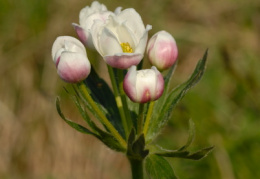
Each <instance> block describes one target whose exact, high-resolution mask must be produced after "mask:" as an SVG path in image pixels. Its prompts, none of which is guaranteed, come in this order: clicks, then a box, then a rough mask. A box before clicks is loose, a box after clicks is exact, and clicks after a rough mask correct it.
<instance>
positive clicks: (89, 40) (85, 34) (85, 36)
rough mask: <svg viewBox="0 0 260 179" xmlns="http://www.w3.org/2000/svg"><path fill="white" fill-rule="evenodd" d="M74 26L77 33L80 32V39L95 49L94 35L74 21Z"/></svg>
mask: <svg viewBox="0 0 260 179" xmlns="http://www.w3.org/2000/svg"><path fill="white" fill-rule="evenodd" d="M72 26H73V27H74V29H75V31H76V33H77V34H78V37H79V39H80V41H81V42H82V43H84V44H85V45H86V46H88V47H89V48H92V49H94V48H95V47H94V45H93V42H92V37H91V34H90V33H89V31H88V30H85V29H84V28H82V27H81V26H80V25H78V24H75V23H72Z"/></svg>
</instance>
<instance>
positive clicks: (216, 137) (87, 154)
mask: <svg viewBox="0 0 260 179" xmlns="http://www.w3.org/2000/svg"><path fill="white" fill-rule="evenodd" d="M91 2H92V1H88V0H84V1H82V0H81V1H76V0H53V1H51V0H0V178H1V179H20V178H26V179H30V178H31V179H35V178H37V179H61V178H62V179H64V178H65V179H71V178H73V179H74V178H78V179H80V178H88V179H92V178H93V179H130V178H131V176H130V170H129V164H128V161H127V160H126V158H125V157H124V155H122V154H120V153H116V152H114V151H111V150H109V149H108V148H106V147H105V146H104V145H103V144H102V143H101V142H99V141H98V140H96V139H95V138H93V137H91V136H86V135H83V134H81V133H78V132H76V131H75V130H73V129H72V128H70V127H69V126H67V125H66V124H65V123H64V122H63V121H62V120H61V118H60V117H59V116H58V114H57V112H56V109H55V97H56V96H57V95H58V96H60V97H61V99H62V104H63V109H64V112H65V114H66V115H67V116H68V117H69V118H71V119H73V120H76V121H79V122H80V117H79V114H78V113H77V110H76V108H75V107H74V106H73V104H72V103H71V102H70V101H69V99H68V96H67V95H66V94H65V93H64V90H63V87H64V86H65V87H66V86H67V84H66V83H64V82H63V81H62V80H60V79H59V77H58V75H57V74H56V69H55V65H54V64H53V62H52V59H51V47H52V43H53V42H54V40H55V38H56V37H57V36H61V35H71V36H74V37H76V33H75V32H74V29H73V28H72V26H71V23H72V22H76V23H78V14H79V11H80V10H81V9H82V8H83V7H85V6H86V5H90V4H91ZM100 2H102V3H104V4H105V5H106V6H107V7H108V9H110V10H112V11H113V10H114V9H115V8H116V7H118V6H122V7H123V8H128V7H133V8H135V9H136V10H137V12H139V13H140V15H141V16H142V18H143V21H144V24H151V25H153V29H152V30H151V31H150V33H149V35H150V37H151V36H152V34H154V33H155V32H157V31H159V30H166V31H168V32H170V33H171V34H172V35H173V36H174V37H175V39H176V42H177V44H178V48H179V64H178V68H177V70H176V72H175V76H174V78H173V79H172V86H173V87H174V86H175V85H177V84H179V83H181V82H183V81H184V80H185V79H187V78H188V77H189V75H190V74H191V73H192V71H193V69H194V67H195V65H196V63H197V61H198V59H200V58H201V57H202V55H203V53H204V51H205V50H206V48H209V57H208V65H207V69H206V72H205V75H204V77H203V79H202V81H201V82H200V83H199V84H198V85H197V86H196V87H195V88H193V89H192V90H191V92H190V93H188V94H187V95H186V96H185V98H184V99H183V100H182V102H181V103H179V105H178V106H177V107H176V109H175V112H174V113H173V116H172V119H171V121H170V123H169V125H168V126H167V127H166V128H165V129H164V131H163V132H162V134H161V136H159V138H158V141H157V142H158V143H160V144H161V145H162V146H165V147H171V148H173V149H174V148H178V147H180V146H181V145H183V144H184V143H185V140H186V139H187V135H188V119H190V118H192V119H193V120H194V122H195V124H196V139H195V141H194V143H193V145H192V147H191V149H192V150H196V149H199V148H201V147H207V146H210V145H215V150H214V151H213V152H212V153H211V154H210V155H209V156H208V157H207V158H205V159H203V160H201V161H199V162H194V161H190V160H183V159H174V160H170V162H171V164H172V166H173V168H174V169H175V172H176V174H177V175H178V176H179V177H180V178H181V179H188V178H189V179H204V178H205V179H208V178H210V179H219V178H223V179H251V178H260V170H259V168H260V165H259V161H260V120H259V117H260V93H259V92H260V91H259V89H260V70H259V67H260V61H259V57H260V1H259V0H247V1H246V0H219V1H213V0H201V1H191V0H182V1H174V0H160V1H156V0H142V1H140V0H132V1H129V0H128V1H126V0H120V1H119V0H114V1H105V0H102V1H100ZM88 57H89V59H90V60H91V61H92V62H94V63H95V64H96V66H97V67H98V69H99V71H100V74H101V76H104V77H106V73H105V72H104V70H106V68H105V65H104V62H103V61H102V59H100V58H98V59H97V58H96V57H95V56H94V53H93V52H89V53H88ZM145 64H146V65H147V66H149V64H148V63H147V62H145ZM103 68H104V70H103ZM101 72H102V73H101Z"/></svg>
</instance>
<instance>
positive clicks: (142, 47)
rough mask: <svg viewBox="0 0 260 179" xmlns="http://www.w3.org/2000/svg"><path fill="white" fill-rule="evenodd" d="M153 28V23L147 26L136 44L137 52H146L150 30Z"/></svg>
mask: <svg viewBox="0 0 260 179" xmlns="http://www.w3.org/2000/svg"><path fill="white" fill-rule="evenodd" d="M151 29H152V26H151V25H147V26H146V29H145V31H144V33H143V36H142V37H141V39H140V41H139V43H138V45H137V46H136V49H135V53H142V54H143V53H144V51H145V47H146V44H147V40H148V31H149V30H151Z"/></svg>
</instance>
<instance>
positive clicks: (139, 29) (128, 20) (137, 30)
mask: <svg viewBox="0 0 260 179" xmlns="http://www.w3.org/2000/svg"><path fill="white" fill-rule="evenodd" d="M117 17H118V19H119V21H120V22H121V23H125V24H126V26H127V27H128V29H130V30H131V31H132V32H133V33H134V34H135V36H136V38H137V39H140V38H141V37H142V35H143V33H144V31H145V27H144V23H143V21H142V18H141V16H140V15H139V14H138V13H137V12H136V11H135V10H134V9H133V8H129V9H125V10H123V11H122V12H121V13H119V14H118V15H117Z"/></svg>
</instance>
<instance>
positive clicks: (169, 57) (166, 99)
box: [52, 1, 213, 179]
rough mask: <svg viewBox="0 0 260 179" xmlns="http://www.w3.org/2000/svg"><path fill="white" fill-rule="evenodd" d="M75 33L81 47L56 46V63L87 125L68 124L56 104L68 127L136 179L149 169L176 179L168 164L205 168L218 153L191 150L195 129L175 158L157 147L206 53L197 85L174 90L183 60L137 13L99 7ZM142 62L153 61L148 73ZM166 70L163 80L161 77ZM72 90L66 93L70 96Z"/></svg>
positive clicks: (86, 13) (63, 40) (61, 40)
mask: <svg viewBox="0 0 260 179" xmlns="http://www.w3.org/2000/svg"><path fill="white" fill-rule="evenodd" d="M72 25H73V27H74V29H75V31H76V33H77V35H78V37H79V40H77V39H76V38H74V37H69V36H60V37H58V38H57V39H56V40H55V41H54V43H53V46H52V59H53V61H54V63H55V65H56V68H57V73H58V75H59V76H60V77H61V78H62V79H63V80H64V81H66V82H68V83H73V88H72V89H71V90H73V94H72V98H71V99H72V100H73V102H74V103H75V105H76V107H77V108H78V110H79V112H80V114H81V117H82V118H83V119H84V121H85V122H86V123H87V124H88V125H87V126H83V125H81V124H78V123H76V122H73V121H72V120H69V119H67V118H66V117H65V115H64V114H63V112H62V111H61V108H60V101H59V98H57V100H56V108H57V111H58V113H59V115H60V117H61V118H62V119H63V120H64V121H65V122H66V123H67V124H68V125H70V126H71V127H72V128H74V129H76V130H77V131H79V132H82V133H84V134H90V135H93V136H95V137H96V138H97V139H99V140H100V141H102V142H103V143H104V144H105V145H106V146H108V147H109V148H110V149H113V150H116V151H119V152H123V153H125V154H126V156H127V158H128V159H129V162H130V164H131V169H132V177H133V178H134V179H137V178H138V179H143V163H144V164H145V170H146V173H147V176H148V177H149V178H177V177H176V176H175V174H174V172H173V170H172V168H171V166H170V164H169V163H168V162H167V160H165V159H164V158H165V157H174V158H175V157H179V158H186V159H193V160H199V159H201V158H203V157H205V156H206V155H207V154H208V153H209V152H210V151H211V150H212V149H213V147H208V148H204V149H202V150H199V151H196V152H190V151H188V150H187V148H188V147H189V146H190V144H191V143H192V141H193V138H194V133H195V130H194V124H193V122H192V121H190V123H189V126H190V130H189V137H188V140H187V142H186V144H185V145H184V146H183V147H181V148H179V149H177V150H176V149H175V150H169V149H163V148H162V147H160V146H158V145H154V144H153V143H151V142H152V141H153V140H154V139H155V138H156V136H157V135H159V134H160V133H161V130H162V129H163V128H164V126H165V125H166V123H167V121H169V119H170V117H171V112H172V109H173V108H174V107H175V106H176V104H177V103H178V102H179V101H180V100H181V99H182V98H183V97H184V95H185V94H186V93H187V92H188V91H189V89H191V88H192V87H193V86H194V85H195V84H196V83H197V82H198V81H199V80H200V79H201V77H202V75H203V73H204V70H205V64H206V59H207V51H206V52H205V54H204V56H203V58H202V60H200V61H199V62H198V64H197V66H196V68H195V70H194V72H193V73H192V75H191V77H190V78H189V79H188V80H187V81H186V82H184V83H183V84H181V85H179V86H178V87H176V88H175V89H173V90H170V89H169V87H170V85H169V82H170V79H171V76H172V75H173V73H174V69H175V65H174V64H175V63H176V60H177V56H178V49H177V45H176V42H175V40H174V38H173V37H172V36H171V34H169V33H168V32H166V31H159V32H157V33H155V34H154V35H153V36H152V37H151V38H150V39H149V40H148V32H149V31H150V30H151V29H152V26H151V25H146V26H145V25H144V23H143V21H142V18H141V17H140V15H139V14H138V13H137V12H136V11H135V10H134V9H132V8H128V9H125V10H122V8H121V7H118V8H116V9H115V11H114V12H112V11H109V10H107V8H106V6H105V5H103V4H100V3H99V2H97V1H94V2H93V3H92V4H91V6H86V7H85V8H83V9H82V10H81V11H80V14H79V24H76V23H73V24H72ZM86 47H87V48H89V49H92V50H95V51H96V53H97V54H99V55H100V56H101V57H102V58H103V60H104V61H105V63H106V64H107V69H108V73H109V77H110V79H111V86H112V88H113V91H112V90H111V89H110V88H109V85H108V84H107V83H106V81H105V80H103V79H101V78H100V77H99V75H98V74H97V73H96V72H95V70H94V68H92V69H91V64H90V62H89V59H88V57H87V52H86ZM143 58H148V60H149V62H150V64H151V66H152V67H151V68H150V69H142V64H143V63H141V62H142V59H143ZM167 69H169V70H168V71H167V72H166V73H164V76H163V75H162V73H161V72H163V71H164V70H167ZM71 90H67V92H68V93H69V94H71V93H70V92H71ZM127 97H128V98H129V99H130V100H128V98H127ZM156 100H157V101H156ZM89 113H91V114H92V116H93V117H94V118H96V119H97V120H93V117H90V116H89ZM96 123H99V124H100V125H96ZM100 126H103V127H101V128H100ZM151 149H152V152H150V151H151ZM144 161H145V162H144Z"/></svg>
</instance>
